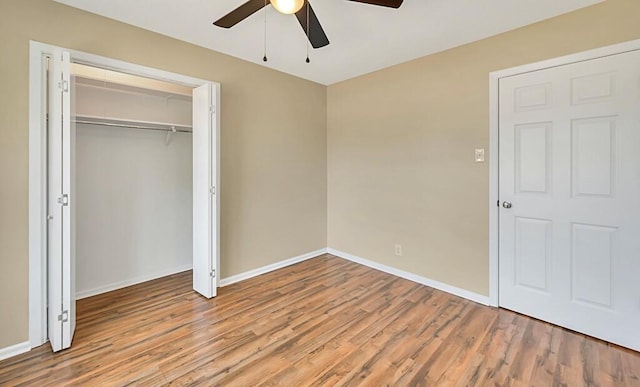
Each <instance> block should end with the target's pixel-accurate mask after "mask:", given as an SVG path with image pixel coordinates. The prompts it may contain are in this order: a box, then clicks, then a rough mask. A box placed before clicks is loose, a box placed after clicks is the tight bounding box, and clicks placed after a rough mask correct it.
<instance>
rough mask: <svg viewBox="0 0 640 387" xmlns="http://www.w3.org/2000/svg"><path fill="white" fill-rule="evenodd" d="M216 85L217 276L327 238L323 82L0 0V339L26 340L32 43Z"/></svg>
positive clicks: (1, 342) (65, 12) (49, 5)
mask: <svg viewBox="0 0 640 387" xmlns="http://www.w3.org/2000/svg"><path fill="white" fill-rule="evenodd" d="M31 39H32V40H37V41H40V42H44V43H50V44H54V45H58V46H62V47H67V48H70V49H75V50H80V51H85V52H89V53H94V54H98V55H103V56H107V57H112V58H116V59H120V60H125V61H128V62H132V63H137V64H141V65H146V66H150V67H155V68H160V69H163V70H168V71H173V72H176V73H181V74H186V75H190V76H194V77H199V78H204V79H210V80H214V81H219V82H220V83H221V84H222V111H221V117H222V125H221V126H222V128H221V148H222V151H221V159H222V160H221V165H222V171H221V179H222V182H221V192H220V194H221V200H222V211H221V218H222V219H221V226H222V230H221V234H222V235H221V248H222V262H221V265H222V268H221V269H222V276H223V277H227V276H230V275H233V274H237V273H240V272H244V271H247V270H250V269H253V268H256V267H260V266H264V265H267V264H270V263H273V262H276V261H279V260H282V259H285V258H290V257H293V256H296V255H299V254H303V253H307V252H310V251H314V250H316V249H320V248H323V247H325V246H326V244H327V241H326V230H327V227H326V87H324V86H322V85H318V84H315V83H312V82H308V81H305V80H302V79H299V78H295V77H292V76H289V75H285V74H283V73H279V72H276V71H271V70H268V69H265V68H262V67H260V66H257V65H254V64H251V63H248V62H245V61H241V60H238V59H234V58H231V57H229V56H226V55H222V54H219V53H215V52H212V51H209V50H206V49H203V48H200V47H196V46H193V45H190V44H186V43H183V42H180V41H177V40H174V39H170V38H167V37H164V36H161V35H158V34H155V33H152V32H148V31H144V30H141V29H138V28H134V27H131V26H128V25H125V24H122V23H118V22H115V21H112V20H109V19H106V18H103V17H99V16H96V15H92V14H89V13H85V12H81V11H78V10H75V9H73V8H68V7H66V6H63V5H59V4H57V3H54V2H53V1H50V0H26V1H25V0H0V84H1V85H2V93H0V311H1V312H0V348H4V347H6V346H9V345H13V344H17V343H21V342H24V341H26V340H28V242H27V240H28V232H27V214H28V196H27V193H28V81H29V79H28V59H29V58H28V50H29V40H31Z"/></svg>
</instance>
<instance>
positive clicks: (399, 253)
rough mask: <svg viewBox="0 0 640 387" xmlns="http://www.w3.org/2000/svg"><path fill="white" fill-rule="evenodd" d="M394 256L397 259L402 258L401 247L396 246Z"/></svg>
mask: <svg viewBox="0 0 640 387" xmlns="http://www.w3.org/2000/svg"><path fill="white" fill-rule="evenodd" d="M396 255H397V256H399V257H401V256H402V245H396Z"/></svg>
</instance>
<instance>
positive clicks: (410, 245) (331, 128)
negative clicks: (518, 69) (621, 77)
mask: <svg viewBox="0 0 640 387" xmlns="http://www.w3.org/2000/svg"><path fill="white" fill-rule="evenodd" d="M454 24H455V22H454ZM637 38H640V1H638V0H609V1H606V2H604V3H601V4H599V5H596V6H592V7H589V8H585V9H583V10H579V11H576V12H573V13H570V14H567V15H563V16H559V17H556V18H554V19H550V20H547V21H544V22H541V23H537V24H534V25H531V26H528V27H525V28H521V29H518V30H515V31H512V32H508V33H505V34H502V35H498V36H495V37H492V38H489V39H485V40H482V41H479V42H476V43H473V44H469V45H466V46H462V47H459V48H455V49H452V50H449V51H445V52H442V53H439V54H435V55H430V56H427V57H424V58H421V59H417V60H414V61H411V62H408V63H405V64H401V65H398V66H394V67H391V68H388V69H384V70H381V71H378V72H375V73H372V74H369V75H365V76H362V77H359V78H356V79H352V80H348V81H345V82H342V83H339V84H335V85H332V86H330V87H329V88H328V93H327V98H328V105H327V112H328V118H327V125H328V129H327V130H328V227H329V231H328V241H329V246H330V247H332V248H335V249H337V250H340V251H343V252H347V253H351V254H354V255H357V256H360V257H363V258H367V259H371V260H374V261H377V262H380V263H383V264H386V265H390V266H393V267H396V268H399V269H402V270H406V271H410V272H413V273H416V274H418V275H421V276H424V277H427V278H431V279H434V280H437V281H440V282H444V283H447V284H450V285H454V286H457V287H460V288H463V289H466V290H470V291H473V292H477V293H480V294H482V295H488V293H489V256H488V236H489V229H488V193H489V185H488V180H489V168H488V167H489V166H488V164H486V163H485V164H475V163H474V162H473V156H474V148H488V145H489V144H488V142H489V114H488V112H489V89H488V84H489V81H488V75H489V72H491V71H495V70H500V69H504V68H509V67H513V66H516V65H520V64H525V63H530V62H534V61H539V60H543V59H548V58H553V57H557V56H561V55H565V54H569V53H575V52H579V51H584V50H587V49H591V48H596V47H601V46H605V45H609V44H613V43H617V42H622V41H626V40H632V39H637ZM395 244H402V247H403V256H402V257H396V256H395V255H394V245H395Z"/></svg>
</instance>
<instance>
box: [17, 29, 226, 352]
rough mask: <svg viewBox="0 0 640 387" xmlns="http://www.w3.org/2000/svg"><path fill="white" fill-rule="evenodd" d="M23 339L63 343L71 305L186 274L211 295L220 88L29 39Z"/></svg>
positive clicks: (72, 317)
mask: <svg viewBox="0 0 640 387" xmlns="http://www.w3.org/2000/svg"><path fill="white" fill-rule="evenodd" d="M29 62H30V65H29V78H30V82H29V86H30V92H29V118H30V119H29V336H30V340H31V342H32V343H37V345H40V344H44V343H45V342H46V341H47V340H49V342H50V344H51V348H52V349H53V351H54V352H55V351H60V350H63V349H65V348H69V347H70V346H71V345H72V341H73V336H74V332H75V328H76V298H82V297H89V296H91V295H95V294H100V293H103V292H107V291H110V290H114V289H118V288H122V287H125V286H128V285H132V284H135V283H139V282H144V281H147V280H150V279H153V278H158V277H162V276H165V275H168V274H171V273H176V272H180V271H185V270H189V269H192V273H193V277H192V278H193V290H194V291H195V292H196V293H198V294H200V295H202V296H203V297H206V298H212V297H215V296H216V294H217V286H218V279H217V277H218V274H217V273H218V269H219V260H220V245H219V222H220V218H219V213H220V211H219V207H220V196H219V195H218V188H219V187H218V183H219V135H220V134H219V128H220V116H219V114H218V107H219V104H220V85H219V84H218V83H216V82H213V81H210V80H205V79H199V78H194V77H190V76H187V75H182V74H176V73H172V72H168V71H164V70H159V69H154V68H151V67H146V66H141V65H137V64H132V63H127V62H123V61H119V60H116V59H112V58H107V57H101V56H97V55H93V54H89V53H84V52H80V51H71V50H68V49H65V48H62V47H55V46H51V45H46V44H42V43H38V42H31V44H30V55H29Z"/></svg>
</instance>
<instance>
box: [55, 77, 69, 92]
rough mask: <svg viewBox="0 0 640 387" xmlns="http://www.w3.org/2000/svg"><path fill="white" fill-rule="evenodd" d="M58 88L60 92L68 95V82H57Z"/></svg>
mask: <svg viewBox="0 0 640 387" xmlns="http://www.w3.org/2000/svg"><path fill="white" fill-rule="evenodd" d="M58 88H59V89H60V90H62V92H63V93H68V92H69V81H67V80H65V79H63V80H61V81H60V82H58Z"/></svg>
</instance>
